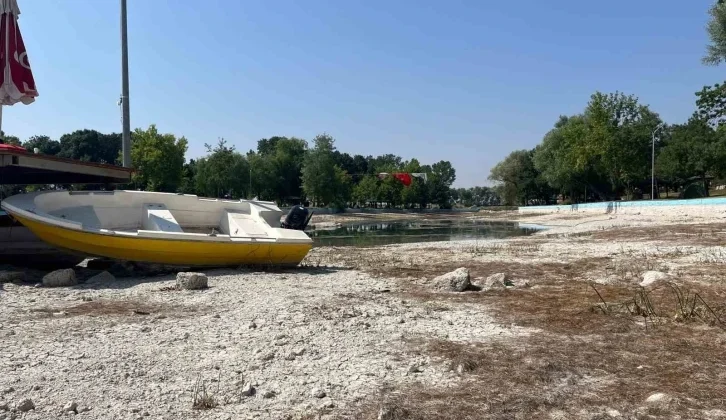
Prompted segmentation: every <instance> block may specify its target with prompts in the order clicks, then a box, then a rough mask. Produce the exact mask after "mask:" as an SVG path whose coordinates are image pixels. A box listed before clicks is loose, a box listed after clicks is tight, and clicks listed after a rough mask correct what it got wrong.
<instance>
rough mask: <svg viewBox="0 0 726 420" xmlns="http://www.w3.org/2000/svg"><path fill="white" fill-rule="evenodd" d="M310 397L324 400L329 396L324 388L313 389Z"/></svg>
mask: <svg viewBox="0 0 726 420" xmlns="http://www.w3.org/2000/svg"><path fill="white" fill-rule="evenodd" d="M310 395H312V396H313V397H314V398H324V397H325V395H327V394H326V393H325V390H323V389H322V388H313V390H312V392H310Z"/></svg>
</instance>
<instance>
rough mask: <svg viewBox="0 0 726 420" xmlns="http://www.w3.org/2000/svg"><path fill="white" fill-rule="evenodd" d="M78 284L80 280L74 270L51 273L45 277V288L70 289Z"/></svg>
mask: <svg viewBox="0 0 726 420" xmlns="http://www.w3.org/2000/svg"><path fill="white" fill-rule="evenodd" d="M76 284H78V279H77V278H76V272H75V271H73V269H72V268H64V269H62V270H55V271H51V272H50V273H48V274H46V275H45V276H43V286H45V287H68V286H75V285H76Z"/></svg>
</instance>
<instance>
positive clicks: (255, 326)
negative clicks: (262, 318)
mask: <svg viewBox="0 0 726 420" xmlns="http://www.w3.org/2000/svg"><path fill="white" fill-rule="evenodd" d="M247 328H249V329H251V330H254V329H255V328H257V324H255V321H250V323H249V324H247Z"/></svg>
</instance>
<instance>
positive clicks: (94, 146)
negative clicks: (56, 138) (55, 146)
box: [58, 129, 121, 164]
mask: <svg viewBox="0 0 726 420" xmlns="http://www.w3.org/2000/svg"><path fill="white" fill-rule="evenodd" d="M60 146H61V150H60V152H59V153H58V156H60V157H65V158H70V159H76V160H81V161H86V162H97V163H108V164H119V163H120V162H121V159H120V156H121V155H120V153H121V134H119V133H112V134H102V133H99V132H98V131H96V130H88V129H84V130H76V131H74V132H72V133H69V134H64V135H62V136H61V138H60Z"/></svg>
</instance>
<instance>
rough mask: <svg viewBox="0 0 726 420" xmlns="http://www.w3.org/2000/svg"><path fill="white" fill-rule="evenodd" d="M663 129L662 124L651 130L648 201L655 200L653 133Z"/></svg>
mask: <svg viewBox="0 0 726 420" xmlns="http://www.w3.org/2000/svg"><path fill="white" fill-rule="evenodd" d="M661 128H663V123H660V124H658V125H657V126H656V127H655V129H654V130H653V135H652V142H651V161H650V199H651V200H655V133H657V132H658V130H660V129H661Z"/></svg>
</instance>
